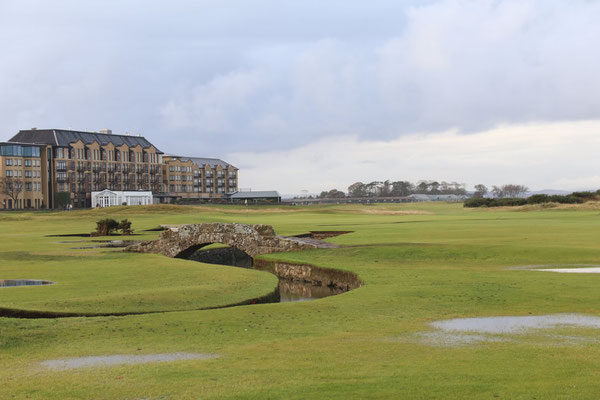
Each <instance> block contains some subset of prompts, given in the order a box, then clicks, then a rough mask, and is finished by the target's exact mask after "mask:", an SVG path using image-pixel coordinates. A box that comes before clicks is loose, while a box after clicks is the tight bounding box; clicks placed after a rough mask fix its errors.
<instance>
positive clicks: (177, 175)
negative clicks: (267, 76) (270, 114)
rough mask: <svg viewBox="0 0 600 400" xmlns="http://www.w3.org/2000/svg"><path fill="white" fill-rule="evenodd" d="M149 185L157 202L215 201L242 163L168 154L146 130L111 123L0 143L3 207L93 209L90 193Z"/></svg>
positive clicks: (233, 187)
mask: <svg viewBox="0 0 600 400" xmlns="http://www.w3.org/2000/svg"><path fill="white" fill-rule="evenodd" d="M104 189H108V190H112V191H151V192H152V194H153V197H154V201H155V202H161V203H166V202H172V201H174V200H178V199H182V198H186V199H207V200H208V199H217V198H222V197H224V196H225V195H226V194H227V193H233V192H236V191H237V190H238V169H237V168H235V167H234V166H232V165H230V164H228V163H226V162H225V161H222V160H219V159H214V158H200V157H182V156H175V155H165V154H164V153H163V152H162V151H160V150H159V149H157V148H156V147H155V146H154V145H153V144H152V143H150V142H149V141H148V140H146V139H145V138H144V137H142V136H129V135H116V134H113V133H112V131H110V130H108V129H103V130H101V131H99V132H82V131H72V130H60V129H30V130H22V131H19V133H17V134H16V135H15V136H14V137H13V138H11V139H10V140H9V141H8V142H0V208H2V209H13V208H38V209H39V208H60V207H66V206H68V205H71V206H73V207H90V206H91V193H92V192H95V191H101V190H104Z"/></svg>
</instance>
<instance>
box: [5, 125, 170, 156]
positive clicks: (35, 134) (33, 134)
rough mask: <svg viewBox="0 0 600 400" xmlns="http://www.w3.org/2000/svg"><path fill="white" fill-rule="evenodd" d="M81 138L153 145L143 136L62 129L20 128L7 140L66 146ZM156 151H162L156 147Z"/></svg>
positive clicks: (82, 139) (114, 142)
mask: <svg viewBox="0 0 600 400" xmlns="http://www.w3.org/2000/svg"><path fill="white" fill-rule="evenodd" d="M78 140H81V141H82V142H83V143H85V144H91V143H93V142H98V143H99V144H100V145H106V144H108V143H112V144H114V145H115V146H121V145H123V144H126V145H127V146H129V147H135V146H137V145H140V146H142V147H143V148H148V147H151V146H153V144H152V143H150V142H149V141H148V140H146V138H144V137H143V136H128V135H114V134H112V133H99V132H84V131H71V130H64V129H29V130H21V131H19V133H17V134H16V135H15V136H13V137H12V138H11V139H9V142H20V143H35V144H49V145H52V146H60V147H68V146H69V144H71V143H74V142H76V141H78ZM156 152H157V153H162V152H161V151H160V150H158V149H156Z"/></svg>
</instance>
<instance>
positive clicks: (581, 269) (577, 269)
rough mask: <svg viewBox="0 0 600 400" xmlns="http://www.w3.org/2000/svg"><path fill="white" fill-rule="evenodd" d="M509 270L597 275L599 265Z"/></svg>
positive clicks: (557, 265)
mask: <svg viewBox="0 0 600 400" xmlns="http://www.w3.org/2000/svg"><path fill="white" fill-rule="evenodd" d="M508 269H509V270H524V271H544V272H566V273H577V274H598V273H600V264H538V265H523V266H520V267H511V268H508Z"/></svg>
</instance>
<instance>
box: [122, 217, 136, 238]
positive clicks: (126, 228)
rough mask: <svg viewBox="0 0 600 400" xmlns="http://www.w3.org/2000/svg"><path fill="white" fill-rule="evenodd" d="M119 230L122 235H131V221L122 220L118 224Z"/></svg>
mask: <svg viewBox="0 0 600 400" xmlns="http://www.w3.org/2000/svg"><path fill="white" fill-rule="evenodd" d="M119 229H120V230H121V233H122V234H123V235H131V234H132V233H133V229H131V221H129V220H127V219H124V220H122V221H121V222H120V223H119Z"/></svg>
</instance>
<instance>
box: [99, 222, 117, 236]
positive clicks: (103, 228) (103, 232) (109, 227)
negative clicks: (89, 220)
mask: <svg viewBox="0 0 600 400" xmlns="http://www.w3.org/2000/svg"><path fill="white" fill-rule="evenodd" d="M117 229H119V223H118V222H117V221H115V220H114V219H112V218H104V219H101V220H100V221H98V222H96V235H97V236H108V235H110V234H111V233H113V232H114V231H116V230H117Z"/></svg>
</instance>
